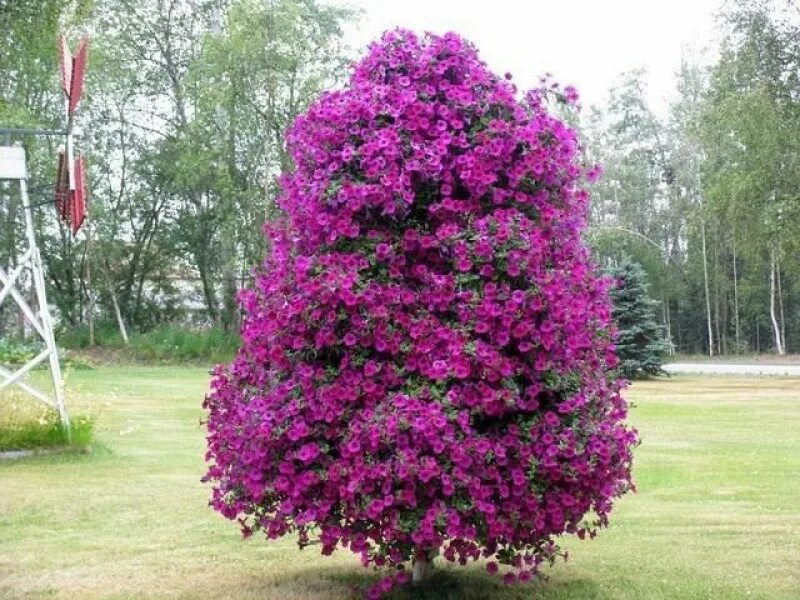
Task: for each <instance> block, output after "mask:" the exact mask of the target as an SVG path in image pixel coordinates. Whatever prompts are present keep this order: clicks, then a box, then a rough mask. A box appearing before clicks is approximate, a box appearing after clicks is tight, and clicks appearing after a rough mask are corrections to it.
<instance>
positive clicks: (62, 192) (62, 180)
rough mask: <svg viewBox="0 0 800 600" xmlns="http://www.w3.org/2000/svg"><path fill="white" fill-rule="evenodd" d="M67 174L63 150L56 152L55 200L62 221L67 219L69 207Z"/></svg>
mask: <svg viewBox="0 0 800 600" xmlns="http://www.w3.org/2000/svg"><path fill="white" fill-rule="evenodd" d="M69 196H70V191H69V174H68V173H67V157H66V155H65V154H64V152H59V153H58V170H57V171H56V186H55V200H56V211H57V212H58V216H59V218H60V219H61V220H62V221H67V220H68V219H69V209H70V202H69V200H70V198H69Z"/></svg>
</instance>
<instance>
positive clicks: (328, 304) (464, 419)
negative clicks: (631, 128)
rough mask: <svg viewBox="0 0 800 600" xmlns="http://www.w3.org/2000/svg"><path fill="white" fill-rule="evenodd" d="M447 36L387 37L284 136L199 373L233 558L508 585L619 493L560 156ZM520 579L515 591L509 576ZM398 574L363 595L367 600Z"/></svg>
mask: <svg viewBox="0 0 800 600" xmlns="http://www.w3.org/2000/svg"><path fill="white" fill-rule="evenodd" d="M577 101H578V95H577V92H576V91H575V90H574V88H570V87H565V88H563V89H562V88H560V87H558V86H557V85H555V84H553V83H552V82H550V80H549V79H545V80H543V82H542V85H541V86H540V87H539V88H537V89H534V90H531V91H529V92H527V93H525V94H522V95H520V94H518V93H517V90H516V88H515V86H514V85H513V84H512V83H511V82H510V81H508V79H506V78H504V77H501V76H498V75H496V74H494V73H492V72H491V71H490V70H489V69H488V68H487V67H486V65H485V64H484V63H483V62H482V61H481V60H480V58H479V57H478V53H477V51H476V50H475V48H474V47H473V46H472V45H471V44H470V43H468V42H466V41H464V40H463V39H461V38H460V37H459V36H457V35H455V34H452V33H448V34H445V35H442V36H435V35H425V36H421V37H420V36H417V35H415V34H413V33H411V32H409V31H404V30H394V31H389V32H387V33H386V34H384V36H383V37H382V38H381V40H380V41H378V42H376V43H374V44H372V45H371V46H370V49H369V52H368V54H367V56H366V57H364V58H363V59H362V60H361V61H360V62H359V63H358V64H357V65H355V67H354V69H353V71H352V74H351V76H350V80H349V82H348V84H347V85H346V86H345V87H344V88H343V89H340V90H335V91H330V92H326V93H324V94H322V95H321V96H320V98H319V99H318V100H317V101H316V102H314V103H313V104H312V105H311V106H310V107H309V108H308V110H307V111H306V112H305V113H304V114H302V115H301V116H299V117H298V118H297V119H296V121H295V122H294V124H293V125H292V127H291V128H290V130H289V132H288V133H287V138H286V142H287V147H288V151H289V153H290V154H291V158H292V163H293V165H294V167H293V169H292V170H291V171H290V172H287V173H285V174H283V176H282V177H281V179H280V194H279V197H278V199H277V205H278V207H279V209H280V211H279V212H280V214H279V216H278V217H277V218H276V220H275V221H274V222H271V223H268V224H267V225H266V227H265V231H266V233H267V235H268V237H269V240H268V242H269V243H268V247H269V248H270V251H269V254H268V255H267V257H266V258H265V261H264V264H263V266H262V267H261V268H260V269H258V270H257V271H256V273H255V282H254V284H253V286H252V288H251V289H248V290H245V291H243V292H242V293H241V296H240V301H241V305H242V310H243V312H244V314H245V318H244V321H243V325H242V345H241V348H240V350H239V352H238V354H237V356H236V359H235V360H234V361H233V363H232V364H230V365H223V366H219V367H217V368H216V370H215V375H214V379H213V381H212V386H211V392H210V393H209V394H208V396H207V398H206V400H205V408H206V409H207V410H208V437H207V442H208V449H207V453H206V459H207V461H208V463H209V467H208V473H207V474H206V477H205V480H206V481H208V482H210V483H211V485H212V497H211V504H212V506H213V507H214V508H215V509H216V510H217V511H219V512H220V513H221V514H223V515H224V516H225V517H227V518H229V519H232V520H236V521H238V522H239V523H240V524H241V527H242V531H243V533H245V534H248V535H249V534H250V533H252V532H253V531H258V530H261V531H263V532H264V535H265V536H266V537H267V538H269V539H276V538H279V537H281V536H284V535H286V534H293V535H294V534H297V535H298V539H299V541H300V545H301V546H305V545H308V544H310V543H311V542H312V541H314V540H318V541H319V543H320V548H321V552H322V553H323V554H324V555H328V554H330V553H332V552H333V551H334V550H335V549H336V548H340V547H346V548H349V549H350V550H351V551H352V552H355V553H356V554H358V555H359V556H360V557H361V561H362V563H363V564H364V565H372V566H376V567H384V568H386V569H387V570H388V571H389V572H390V573H393V572H394V570H395V569H397V568H398V567H401V566H403V565H405V564H409V563H410V562H411V561H413V560H426V559H427V558H429V557H431V556H434V555H437V554H438V555H440V556H441V557H442V558H441V559H440V560H448V561H454V562H458V563H459V564H467V563H468V562H469V561H476V560H480V559H482V558H485V559H488V562H487V566H486V568H487V570H489V572H492V573H496V572H498V563H499V564H503V565H505V566H506V567H507V569H504V572H505V571H507V572H506V574H505V575H504V580H505V581H506V582H507V583H513V582H515V581H517V580H519V581H528V580H530V578H531V577H533V576H534V575H535V574H536V572H537V571H538V569H539V567H540V565H542V564H549V563H550V562H551V561H552V560H553V559H554V558H555V557H557V556H559V555H563V554H562V553H561V551H560V550H559V548H558V546H557V545H556V543H555V540H556V539H557V538H558V537H559V536H561V535H564V534H567V533H570V534H571V533H576V534H578V535H579V536H581V537H585V536H587V535H588V536H589V537H590V538H591V537H594V536H595V535H596V532H597V530H598V528H600V527H602V526H605V525H606V524H607V523H608V519H609V515H610V513H611V510H612V508H613V503H614V500H615V499H616V498H617V497H619V496H620V495H622V494H624V493H625V492H626V491H628V490H629V489H631V488H632V481H631V461H632V448H633V447H634V445H635V444H636V441H637V438H636V433H635V432H634V431H633V430H631V429H629V428H628V427H627V426H626V424H625V418H626V412H627V406H626V403H625V402H624V400H623V399H622V397H621V395H620V390H621V388H622V382H621V381H618V380H617V378H616V374H615V370H614V369H615V367H616V364H617V358H616V355H615V347H614V344H613V339H614V331H613V328H612V326H611V321H610V319H611V306H610V302H609V299H608V293H607V291H608V288H609V281H607V280H606V279H604V278H602V277H600V276H599V275H597V271H596V269H595V268H594V265H593V264H592V262H591V259H590V256H589V252H588V250H587V248H586V246H585V245H584V243H583V240H582V238H581V235H582V232H583V230H584V228H585V225H586V216H587V209H588V201H589V197H588V193H587V192H586V191H585V190H584V182H585V181H586V180H587V179H591V178H594V177H596V176H599V175H600V169H599V168H598V167H594V166H592V167H587V166H586V165H584V164H582V162H581V156H582V152H581V146H580V141H579V139H578V136H577V133H576V132H575V131H574V130H573V129H571V128H570V127H569V126H568V125H567V124H566V123H564V122H563V121H562V120H560V119H558V118H557V117H556V116H554V114H552V112H551V111H550V110H549V107H550V105H551V104H552V102H561V103H565V104H567V105H574V104H576V103H577ZM517 574H518V576H517ZM408 577H409V575H408V572H407V571H405V570H401V571H398V572H397V573H396V574H395V575H389V576H387V577H386V578H384V579H382V580H381V582H380V583H379V584H377V585H376V586H373V587H372V588H371V589H370V591H369V592H368V597H375V598H377V597H379V596H380V595H381V594H383V593H385V592H387V591H389V590H390V589H391V588H392V586H393V585H395V584H402V583H404V582H405V581H407V579H408Z"/></svg>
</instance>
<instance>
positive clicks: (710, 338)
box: [701, 221, 714, 356]
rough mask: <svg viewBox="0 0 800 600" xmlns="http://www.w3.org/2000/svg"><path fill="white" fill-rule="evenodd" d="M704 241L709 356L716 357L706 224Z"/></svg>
mask: <svg viewBox="0 0 800 600" xmlns="http://www.w3.org/2000/svg"><path fill="white" fill-rule="evenodd" d="M701 231H702V239H703V286H704V288H705V293H706V325H707V326H708V355H709V356H714V330H713V328H712V326H711V297H710V295H709V293H708V264H707V263H708V260H707V254H706V222H705V221H703V222H702V224H701Z"/></svg>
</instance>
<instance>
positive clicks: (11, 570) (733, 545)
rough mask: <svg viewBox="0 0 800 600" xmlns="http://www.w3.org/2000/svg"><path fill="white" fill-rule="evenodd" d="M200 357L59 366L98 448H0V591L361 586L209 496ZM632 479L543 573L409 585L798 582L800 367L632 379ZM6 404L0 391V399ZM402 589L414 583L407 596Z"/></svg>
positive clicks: (466, 592)
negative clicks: (754, 375)
mask: <svg viewBox="0 0 800 600" xmlns="http://www.w3.org/2000/svg"><path fill="white" fill-rule="evenodd" d="M207 378H208V376H207V373H206V372H205V371H204V370H202V369H191V368H166V367H164V368H145V367H132V368H122V367H120V368H102V369H95V370H86V371H76V372H74V373H72V374H71V375H70V380H69V391H70V396H71V398H72V399H73V405H76V406H75V408H76V410H79V411H81V412H84V413H85V412H89V413H92V414H94V415H95V416H96V438H97V442H96V445H95V448H94V452H93V453H92V454H91V455H83V456H80V455H79V456H75V455H71V456H60V457H53V456H50V457H38V458H31V459H24V460H20V461H14V462H11V461H4V462H0V597H1V598H4V599H5V598H78V599H84V598H87V599H93V598H120V599H121V598H237V599H239V598H242V599H250V598H252V599H255V598H259V599H264V600H279V599H280V600H322V599H346V598H355V597H358V596H357V590H358V589H360V588H361V587H363V586H364V585H365V584H366V583H368V581H370V580H371V578H372V577H373V575H372V574H371V572H369V571H367V570H365V569H363V568H361V567H360V566H359V565H358V564H357V563H356V560H355V559H354V558H353V557H352V555H350V554H349V552H337V553H335V554H334V556H333V557H330V558H323V557H320V556H319V554H318V550H316V549H315V548H313V547H312V548H310V549H307V550H304V551H302V552H300V551H298V550H297V549H296V546H294V544H293V543H292V541H291V540H289V539H286V540H280V541H277V542H267V541H265V540H263V539H260V538H259V539H257V536H254V537H253V538H251V539H250V540H247V541H243V540H242V539H241V538H240V537H239V534H238V530H237V528H236V526H235V525H234V524H232V523H230V522H228V521H226V520H225V519H223V518H222V517H220V516H218V515H217V514H216V513H214V512H212V511H211V510H210V509H209V508H208V506H207V502H206V500H207V492H208V490H207V489H205V487H204V486H203V485H202V484H201V483H200V481H199V480H200V477H201V475H202V474H203V471H204V466H203V460H202V454H203V448H204V440H203V430H202V428H201V426H200V423H199V420H200V418H201V417H202V411H201V409H200V400H201V398H202V395H203V393H204V389H205V386H206V383H207ZM628 397H629V399H630V400H631V401H633V402H634V404H635V406H634V408H633V410H632V415H631V419H632V421H633V422H634V423H635V425H636V426H637V427H638V428H639V430H640V432H641V436H642V438H643V445H642V446H641V447H640V448H639V449H638V450H637V461H636V475H637V482H638V486H639V493H638V494H636V495H629V496H628V497H626V498H625V499H624V500H622V501H621V502H620V503H619V505H618V509H617V510H616V512H615V514H614V515H613V517H612V526H611V528H610V529H609V530H607V531H604V532H601V534H600V535H599V536H598V538H597V539H596V540H593V541H584V542H580V541H578V540H568V541H567V543H566V546H567V547H568V548H569V550H570V552H571V554H572V558H571V560H570V561H569V562H567V563H561V564H558V565H557V566H556V567H555V568H553V569H551V570H550V571H549V575H550V578H549V580H548V581H546V582H542V583H538V584H535V585H533V586H527V587H513V588H505V587H503V586H502V584H498V583H496V582H495V580H494V579H490V578H489V577H488V576H487V575H485V574H484V571H483V570H482V569H481V568H479V567H471V568H468V569H450V568H447V567H445V568H442V569H440V571H439V573H438V574H437V581H435V582H434V583H435V584H436V586H437V588H438V589H439V591H438V592H436V593H435V594H433V593H419V594H416V595H414V597H415V598H423V597H429V598H452V599H454V600H455V599H459V600H460V599H465V600H469V599H475V600H476V599H479V598H485V599H500V600H505V599H511V598H514V599H522V598H537V599H542V600H554V599H562V600H566V599H570V600H587V599H605V600H620V599H622V600H625V599H630V600H634V599H636V600H640V599H655V598H676V599H677V598H683V599H687V600H688V599H692V600H696V599H704V598H706V599H714V600H716V599H726V600H727V599H737V598H748V599H749V598H763V599H765V600H766V599H769V600H776V599H789V598H795V599H796V598H800V502H799V500H800V380H798V379H745V378H742V377H737V378H690V377H680V378H678V377H676V378H674V379H672V380H665V381H654V382H645V383H637V384H635V385H634V387H633V388H632V389H631V390H630V391H629V393H628ZM0 410H2V405H0ZM409 597H410V596H409Z"/></svg>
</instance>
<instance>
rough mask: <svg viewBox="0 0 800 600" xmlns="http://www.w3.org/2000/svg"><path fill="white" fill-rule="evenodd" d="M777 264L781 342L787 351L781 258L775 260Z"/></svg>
mask: <svg viewBox="0 0 800 600" xmlns="http://www.w3.org/2000/svg"><path fill="white" fill-rule="evenodd" d="M775 263H776V265H777V271H778V272H777V274H776V275H777V281H778V316H779V318H780V321H781V343H782V344H783V351H784V352H786V318H785V317H784V315H783V285H782V284H781V279H783V277H782V276H781V275H782V274H781V259H780V258H779V259H777V260H776V261H775Z"/></svg>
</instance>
